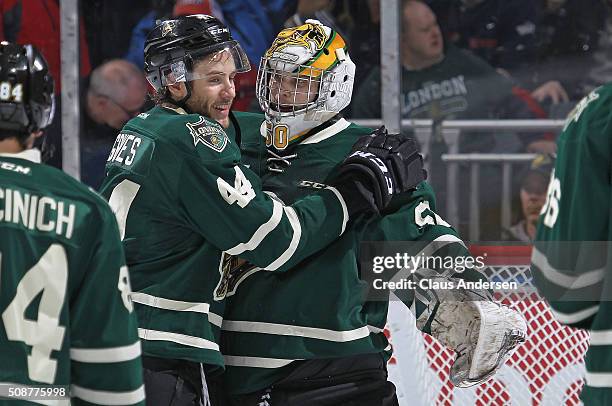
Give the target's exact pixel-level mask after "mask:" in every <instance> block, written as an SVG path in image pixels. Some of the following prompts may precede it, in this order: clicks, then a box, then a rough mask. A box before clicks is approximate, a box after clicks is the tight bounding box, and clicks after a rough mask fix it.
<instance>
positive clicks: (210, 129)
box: [185, 117, 227, 152]
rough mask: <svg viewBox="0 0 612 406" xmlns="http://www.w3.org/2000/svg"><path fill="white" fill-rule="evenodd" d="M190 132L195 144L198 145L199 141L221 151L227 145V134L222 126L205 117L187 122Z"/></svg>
mask: <svg viewBox="0 0 612 406" xmlns="http://www.w3.org/2000/svg"><path fill="white" fill-rule="evenodd" d="M185 125H186V126H187V129H188V130H189V134H191V137H192V138H193V145H194V146H196V147H197V146H198V144H199V143H202V144H203V145H205V146H207V147H208V148H210V149H212V150H214V151H217V152H221V151H223V150H224V149H225V146H226V145H227V135H226V134H225V131H223V129H222V128H221V126H220V125H219V124H217V123H211V122H210V121H207V120H206V119H205V118H204V117H200V119H199V120H198V121H197V122H195V123H185Z"/></svg>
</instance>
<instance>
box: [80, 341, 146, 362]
mask: <svg viewBox="0 0 612 406" xmlns="http://www.w3.org/2000/svg"><path fill="white" fill-rule="evenodd" d="M139 356H140V341H136V342H135V343H134V344H131V345H126V346H123V347H111V348H74V347H72V348H70V359H71V360H73V361H77V362H88V363H100V364H106V363H111V362H124V361H131V360H133V359H135V358H138V357H139Z"/></svg>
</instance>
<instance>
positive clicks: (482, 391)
mask: <svg viewBox="0 0 612 406" xmlns="http://www.w3.org/2000/svg"><path fill="white" fill-rule="evenodd" d="M521 250H522V251H521ZM510 252H511V253H512V254H511V255H510V256H502V257H498V258H497V261H496V260H495V258H491V257H490V258H489V261H487V262H488V263H489V262H490V263H491V264H490V265H487V267H486V268H485V273H486V274H487V276H488V277H489V280H506V281H508V280H516V281H517V282H519V286H520V285H524V284H526V283H527V281H529V280H530V278H531V275H530V271H529V266H528V262H529V259H528V258H529V256H530V255H529V247H510ZM505 253H506V254H507V251H505ZM517 253H518V254H519V255H517ZM501 258H503V259H502V261H501V262H506V263H505V264H500V263H499V262H500V261H499V259H501ZM517 260H518V261H517ZM517 262H522V263H517ZM497 298H498V299H499V300H502V301H503V302H504V303H505V304H508V305H509V306H511V307H512V308H514V309H516V310H518V311H520V312H521V313H522V314H523V315H524V316H525V319H526V320H527V323H528V328H529V331H528V338H527V341H526V342H525V343H524V344H522V345H521V346H520V347H519V348H518V349H517V351H516V352H515V353H514V355H513V356H512V358H511V359H510V361H508V363H507V364H506V365H505V366H504V367H502V368H501V369H500V371H499V372H498V373H497V374H496V375H495V376H494V377H493V378H492V379H491V380H489V381H488V382H486V383H484V384H482V385H479V386H476V387H471V388H464V389H461V388H454V387H453V385H452V384H451V382H450V380H449V378H448V375H449V371H450V366H451V362H452V360H453V358H454V354H453V353H452V351H450V350H448V349H447V348H445V347H444V346H443V345H441V344H440V343H439V342H438V341H437V340H435V339H434V338H432V337H431V336H429V335H426V334H422V333H420V332H418V331H417V330H416V329H413V330H414V336H413V337H411V338H412V339H413V340H411V341H412V342H411V343H410V344H409V345H410V346H413V347H412V349H411V350H412V351H411V353H412V354H414V356H415V357H416V358H417V359H416V360H415V364H416V365H425V368H423V369H421V370H419V369H420V368H418V367H417V368H416V369H414V370H413V371H411V372H410V379H413V380H414V381H413V383H414V385H413V386H414V387H413V388H412V390H411V392H412V391H414V390H417V391H421V392H422V393H421V394H419V396H418V397H419V398H420V400H421V402H422V403H423V404H429V405H440V406H451V405H452V406H472V405H476V406H484V405H496V406H497V405H518V406H559V405H579V404H581V403H580V400H579V394H580V389H581V387H582V384H583V377H584V373H585V369H584V362H583V358H584V354H585V353H586V350H587V348H588V343H589V337H588V333H587V332H586V331H583V330H576V329H572V328H569V327H565V326H562V325H560V324H559V323H558V322H556V321H555V320H554V318H553V315H552V313H551V312H550V309H549V307H548V305H547V304H546V303H545V302H544V301H542V300H541V299H540V298H539V297H538V296H537V295H536V294H535V293H534V294H531V295H529V298H528V299H525V298H524V297H519V296H518V295H517V294H516V293H509V294H498V295H497ZM390 330H391V331H392V332H393V328H392V327H390ZM402 341H403V343H406V342H408V341H407V340H402ZM391 343H392V344H394V345H396V346H397V345H399V343H397V342H396V343H394V340H393V337H392V339H391ZM400 361H401V360H400ZM390 362H391V363H394V362H395V363H397V362H398V360H396V359H393V358H392V359H391V361H390ZM392 367H393V366H392V364H391V365H390V371H391V369H392ZM398 389H400V390H399V391H398V393H400V392H401V388H398ZM400 402H401V404H402V405H404V404H406V405H408V404H418V403H416V402H414V403H410V402H406V401H404V402H402V399H401V397H400Z"/></svg>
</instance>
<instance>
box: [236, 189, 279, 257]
mask: <svg viewBox="0 0 612 406" xmlns="http://www.w3.org/2000/svg"><path fill="white" fill-rule="evenodd" d="M272 203H273V209H272V216H270V219H269V220H268V221H267V222H265V223H264V224H262V225H261V226H259V228H258V229H257V230H256V231H255V233H254V234H253V235H252V236H251V238H250V239H249V241H248V242H246V243H240V244H238V245H236V246H235V247H234V248H230V249H229V250H227V251H225V252H227V253H228V254H230V255H240V254H242V253H243V252H244V251H251V250H254V249H255V248H257V247H258V246H259V244H261V242H262V241H263V239H264V238H266V236H267V235H268V234H270V232H271V231H272V230H274V229H275V228H276V226H278V224H279V223H280V221H281V218H282V216H283V205H282V204H281V203H280V202H278V201H276V200H274V199H272Z"/></svg>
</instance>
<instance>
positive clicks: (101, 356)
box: [0, 42, 145, 405]
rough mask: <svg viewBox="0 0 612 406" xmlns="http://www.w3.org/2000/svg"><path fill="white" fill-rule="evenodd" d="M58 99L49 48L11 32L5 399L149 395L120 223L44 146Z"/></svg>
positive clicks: (2, 148) (3, 299) (3, 290)
mask: <svg viewBox="0 0 612 406" xmlns="http://www.w3.org/2000/svg"><path fill="white" fill-rule="evenodd" d="M53 107H54V99H53V79H52V78H51V76H50V75H49V72H48V66H47V62H46V61H45V59H44V58H43V56H42V55H41V54H40V53H39V52H38V51H37V50H36V49H35V48H34V47H32V46H30V45H16V44H10V43H7V42H2V43H0V360H1V361H0V364H1V367H0V388H1V390H0V404H14V403H13V402H8V401H7V402H6V403H5V401H6V400H7V399H8V400H16V399H21V400H22V402H17V403H18V404H33V403H31V402H30V401H33V402H34V403H44V404H47V403H48V404H51V402H58V401H60V403H57V404H70V400H69V399H68V396H69V395H71V396H72V399H71V401H72V404H73V405H80V404H109V403H112V404H122V405H135V404H140V405H144V396H145V391H144V388H143V381H142V365H141V359H140V342H139V340H138V333H137V326H136V315H135V314H134V313H133V307H132V303H131V301H130V298H129V293H130V283H129V277H128V270H127V267H126V266H125V259H124V254H123V248H122V246H121V241H120V240H119V232H118V229H117V222H116V221H115V218H114V216H113V213H112V211H111V209H110V208H109V207H108V204H107V203H106V201H104V199H102V198H101V197H100V196H98V195H97V194H96V193H94V192H92V191H91V190H90V189H89V188H87V187H86V186H85V185H82V184H80V183H79V182H77V181H75V180H74V179H72V178H71V177H70V176H68V175H66V174H65V173H63V172H61V171H59V170H57V169H55V168H52V167H50V166H46V165H43V164H41V163H40V151H38V150H36V149H32V145H33V143H34V140H35V139H36V138H38V137H41V136H42V130H43V129H44V128H45V127H47V126H48V125H49V124H50V123H51V121H52V119H53ZM49 385H53V386H49ZM48 386H49V389H50V391H48V392H43V391H42V390H41V389H40V387H48ZM62 398H63V402H61V400H62ZM3 399H4V400H3ZM45 402H46V403H45ZM53 404H56V403H53Z"/></svg>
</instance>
